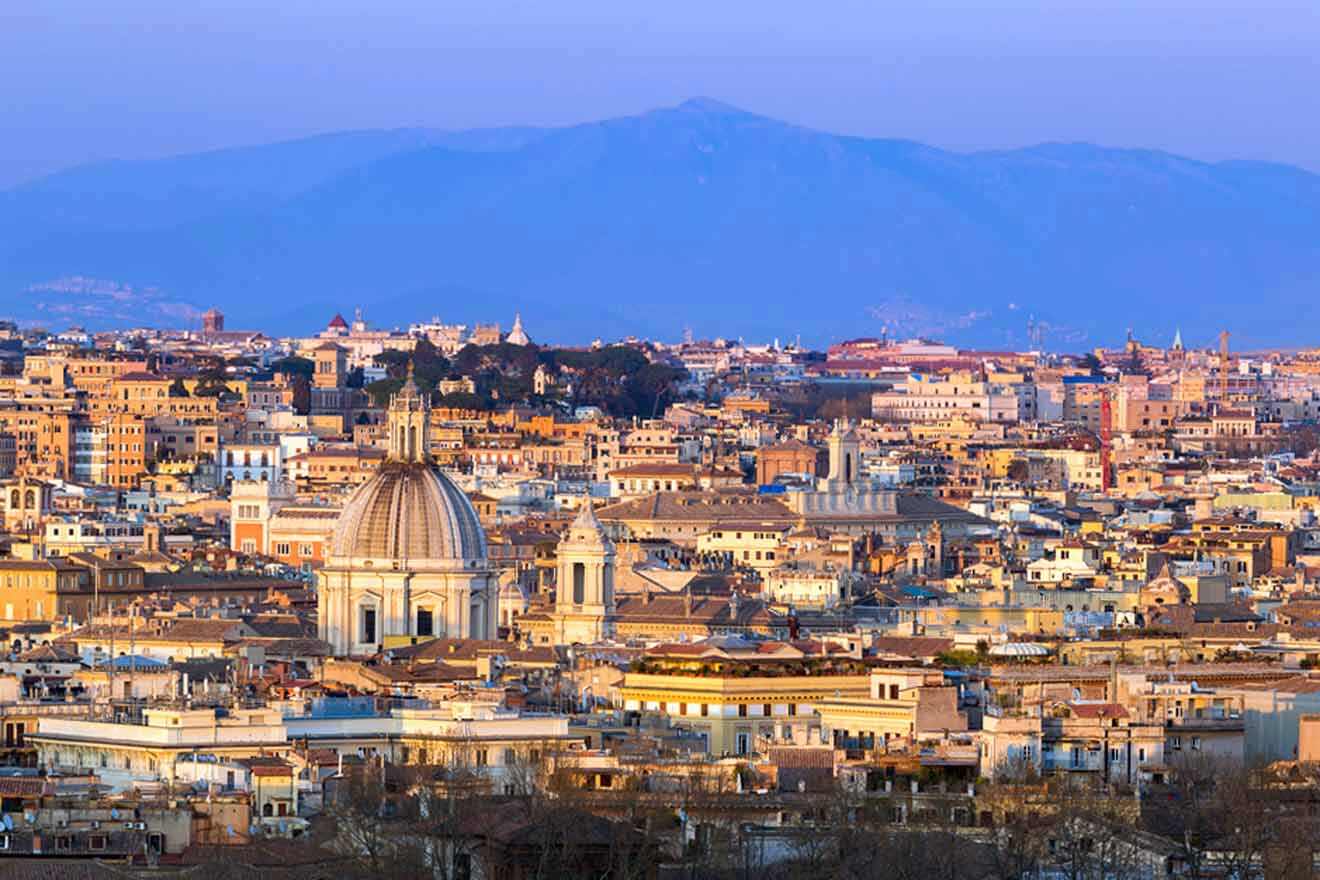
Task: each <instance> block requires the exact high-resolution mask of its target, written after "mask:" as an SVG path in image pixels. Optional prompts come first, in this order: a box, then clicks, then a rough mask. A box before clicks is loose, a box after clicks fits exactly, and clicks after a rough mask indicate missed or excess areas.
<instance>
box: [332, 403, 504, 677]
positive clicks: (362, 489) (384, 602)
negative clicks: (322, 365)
mask: <svg viewBox="0 0 1320 880" xmlns="http://www.w3.org/2000/svg"><path fill="white" fill-rule="evenodd" d="M388 427H389V430H388V440H389V452H388V454H387V456H386V459H385V461H384V462H383V463H382V464H381V466H380V468H379V469H378V470H377V471H376V473H375V475H374V476H372V478H371V479H370V480H368V481H367V482H365V483H363V484H362V485H361V486H359V487H358V488H357V490H355V491H354V493H353V495H352V496H351V497H350V498H349V499H348V502H347V503H346V504H345V505H344V509H343V512H342V513H341V514H340V515H339V519H338V521H337V522H336V524H335V531H334V535H333V537H332V538H331V542H330V547H329V549H328V551H327V560H326V564H325V567H324V568H323V569H322V570H321V571H320V573H319V575H318V578H317V594H318V610H319V626H320V636H321V638H322V639H324V640H325V641H327V642H329V643H330V645H331V646H332V648H333V649H334V652H335V653H336V654H339V655H344V654H356V655H363V654H374V653H376V652H377V651H378V650H380V649H381V647H382V646H383V645H384V643H385V642H386V641H387V640H389V639H394V638H399V639H407V638H409V637H412V636H418V637H423V636H448V637H451V638H454V637H460V638H481V639H490V638H494V637H495V627H496V618H497V611H498V608H497V605H498V601H499V584H498V578H497V576H496V573H495V571H494V569H493V568H492V567H491V565H490V562H489V560H488V558H487V554H486V533H485V531H484V530H483V529H482V528H481V523H480V521H479V520H478V517H477V512H476V510H475V509H474V508H473V506H472V502H471V501H470V500H468V497H467V496H466V495H464V494H463V492H462V491H461V490H460V489H459V488H458V487H457V486H455V485H454V483H453V482H452V481H451V480H450V479H449V478H448V477H447V476H445V475H444V474H443V473H441V472H440V471H439V470H438V469H436V468H435V467H434V465H433V464H432V463H431V459H430V453H429V451H428V450H429V449H430V431H431V407H430V402H429V401H428V400H427V399H426V397H425V396H424V395H422V394H421V393H420V392H419V391H418V390H417V386H416V384H415V383H414V382H413V381H412V379H411V378H410V379H409V380H408V382H407V383H406V384H405V385H404V387H403V389H402V390H401V391H400V392H399V393H398V394H397V395H395V396H394V398H393V399H392V400H391V401H390V410H389V424H388Z"/></svg>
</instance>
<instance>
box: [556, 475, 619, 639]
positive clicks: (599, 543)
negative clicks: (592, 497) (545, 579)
mask: <svg viewBox="0 0 1320 880" xmlns="http://www.w3.org/2000/svg"><path fill="white" fill-rule="evenodd" d="M556 575H557V578H556V580H557V586H556V592H555V611H554V618H555V641H556V643H558V644H561V645H571V644H574V643H575V642H581V643H583V644H590V643H592V642H598V641H600V640H601V639H603V638H606V637H608V636H609V635H611V634H612V631H613V628H614V620H613V618H614V544H613V543H612V542H611V541H610V539H609V537H608V536H607V535H606V534H605V527H604V526H602V525H601V523H600V520H599V519H597V518H596V512H595V510H593V509H592V507H591V502H590V501H584V502H583V504H582V511H581V512H580V513H579V514H578V515H577V518H576V519H575V520H573V524H572V525H571V526H569V528H568V532H567V534H565V535H564V537H563V538H562V539H561V540H560V542H559V546H558V548H557V550H556Z"/></svg>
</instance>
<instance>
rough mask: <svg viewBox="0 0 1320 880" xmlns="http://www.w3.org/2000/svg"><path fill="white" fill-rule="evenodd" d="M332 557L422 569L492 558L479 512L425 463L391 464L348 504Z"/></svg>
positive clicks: (334, 539) (333, 541) (332, 546)
mask: <svg viewBox="0 0 1320 880" xmlns="http://www.w3.org/2000/svg"><path fill="white" fill-rule="evenodd" d="M328 555H329V556H330V557H331V558H332V559H338V560H343V561H345V562H348V561H351V560H388V561H390V562H393V563H405V562H406V563H407V567H408V568H411V569H416V568H420V567H427V563H431V564H439V565H441V567H452V566H453V564H454V563H456V562H458V563H471V562H475V561H484V560H485V559H486V534H485V532H484V531H483V530H482V528H481V523H480V521H479V520H478V518H477V511H476V509H475V508H473V506H472V502H471V501H469V500H468V497H467V496H466V495H464V494H463V492H462V491H461V490H460V489H459V488H458V487H457V486H455V485H454V484H453V482H452V481H451V480H450V479H449V478H448V477H446V476H445V475H444V474H442V473H441V472H440V471H438V470H436V469H435V468H434V467H432V466H431V465H430V464H429V463H427V462H425V461H397V460H388V461H386V462H384V463H383V464H381V466H380V470H378V471H377V472H376V474H375V476H373V477H372V478H371V479H370V480H369V481H367V482H366V483H364V484H363V485H361V486H359V487H358V488H357V490H356V491H355V492H354V493H353V494H352V496H351V497H350V498H349V499H348V503H347V504H345V505H344V510H343V512H342V513H341V514H340V515H339V521H338V522H337V523H336V524H335V531H334V535H333V537H332V538H331V540H330V552H329V554H328Z"/></svg>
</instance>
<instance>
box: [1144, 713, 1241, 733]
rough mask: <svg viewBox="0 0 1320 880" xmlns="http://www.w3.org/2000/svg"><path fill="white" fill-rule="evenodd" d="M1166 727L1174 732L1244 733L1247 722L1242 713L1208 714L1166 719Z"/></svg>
mask: <svg viewBox="0 0 1320 880" xmlns="http://www.w3.org/2000/svg"><path fill="white" fill-rule="evenodd" d="M1164 726H1165V728H1166V729H1168V730H1172V731H1182V730H1188V731H1203V730H1204V731H1216V730H1222V731H1229V732H1232V731H1242V730H1245V729H1246V722H1245V721H1244V720H1243V718H1242V713H1241V712H1235V711H1234V712H1218V711H1217V712H1206V713H1205V714H1203V715H1184V716H1183V717H1181V718H1166V719H1165V720H1164Z"/></svg>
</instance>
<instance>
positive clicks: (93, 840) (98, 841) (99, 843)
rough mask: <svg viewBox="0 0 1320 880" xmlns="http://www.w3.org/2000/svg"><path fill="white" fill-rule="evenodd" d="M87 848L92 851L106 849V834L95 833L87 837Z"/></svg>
mask: <svg viewBox="0 0 1320 880" xmlns="http://www.w3.org/2000/svg"><path fill="white" fill-rule="evenodd" d="M87 848H88V849H89V850H91V851H92V852H102V851H103V850H105V835H104V834H93V835H92V836H91V837H89V838H87Z"/></svg>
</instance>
